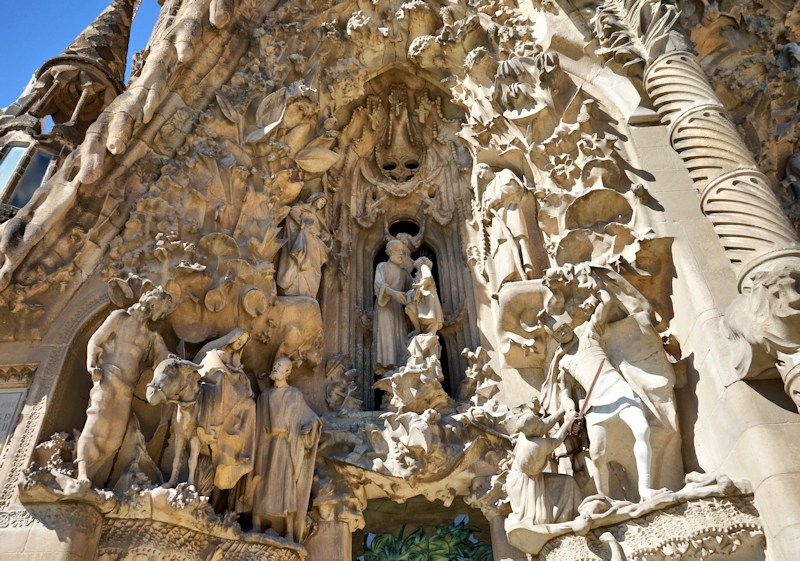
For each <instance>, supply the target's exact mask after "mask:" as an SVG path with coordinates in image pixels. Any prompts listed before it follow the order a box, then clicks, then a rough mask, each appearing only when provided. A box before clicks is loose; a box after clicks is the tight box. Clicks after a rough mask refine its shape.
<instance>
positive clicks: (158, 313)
mask: <svg viewBox="0 0 800 561" xmlns="http://www.w3.org/2000/svg"><path fill="white" fill-rule="evenodd" d="M171 306H172V299H171V298H170V296H169V294H167V293H166V292H165V291H164V290H162V289H161V288H158V289H155V290H151V291H149V292H145V293H144V294H143V295H142V297H141V298H140V299H139V301H138V302H137V303H136V304H134V305H133V306H131V307H130V308H128V309H127V310H116V311H114V312H111V314H110V315H109V316H108V318H107V319H106V320H105V321H104V322H103V324H102V325H101V326H100V327H99V328H98V329H97V331H95V332H94V334H93V335H92V337H91V338H90V339H89V343H88V345H87V347H86V367H87V369H88V370H89V374H91V376H92V382H93V386H92V390H91V392H89V407H88V409H86V424H85V425H84V427H83V430H82V431H81V434H80V437H79V438H78V443H77V447H76V463H77V468H78V480H79V481H80V482H82V483H85V484H88V483H89V482H90V481H91V480H92V479H93V477H94V476H95V474H96V473H97V472H98V470H100V469H101V468H102V467H103V466H104V465H105V464H106V462H108V461H109V460H111V459H112V458H113V457H114V455H115V454H116V452H117V450H119V447H120V446H121V445H122V440H123V438H124V437H125V430H126V429H127V427H128V420H129V418H130V416H131V414H132V413H131V401H132V399H133V390H134V388H135V387H136V384H137V383H138V382H139V376H141V373H142V371H143V370H145V369H146V368H148V367H151V366H154V365H155V364H157V363H158V362H160V361H161V360H163V359H165V358H167V356H168V355H169V352H168V350H167V346H166V345H165V344H164V340H163V339H162V338H161V335H159V334H158V333H156V332H155V331H153V330H152V329H151V328H150V326H149V325H148V324H149V322H151V321H157V320H159V319H161V318H162V317H164V316H165V315H166V314H168V313H169V311H170V308H171ZM95 483H98V482H95Z"/></svg>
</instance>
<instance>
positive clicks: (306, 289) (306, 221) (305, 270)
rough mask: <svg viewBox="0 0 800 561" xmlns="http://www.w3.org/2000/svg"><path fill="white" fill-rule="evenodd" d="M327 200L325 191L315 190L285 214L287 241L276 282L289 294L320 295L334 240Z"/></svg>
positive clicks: (282, 250)
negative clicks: (328, 223)
mask: <svg viewBox="0 0 800 561" xmlns="http://www.w3.org/2000/svg"><path fill="white" fill-rule="evenodd" d="M326 203H327V199H326V198H325V195H323V194H322V193H314V194H313V195H311V196H310V197H308V198H307V199H306V201H305V202H304V203H300V204H296V205H294V206H293V207H292V210H290V211H289V216H288V217H287V218H286V237H287V239H288V241H287V243H286V245H285V246H284V247H283V248H282V249H281V255H280V260H279V265H278V277H277V279H276V282H277V284H278V286H279V287H281V288H282V289H283V293H284V294H285V295H287V296H310V297H311V298H316V297H317V292H319V284H320V279H321V278H322V266H323V265H325V262H326V261H327V260H328V253H330V251H331V244H332V240H331V233H330V232H329V231H328V227H327V226H326V224H325V217H324V216H323V213H322V209H324V208H325V204H326Z"/></svg>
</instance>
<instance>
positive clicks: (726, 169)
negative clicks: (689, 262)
mask: <svg viewBox="0 0 800 561" xmlns="http://www.w3.org/2000/svg"><path fill="white" fill-rule="evenodd" d="M645 88H646V89H647V93H648V94H649V95H650V97H651V99H652V100H653V103H654V104H655V107H656V109H657V111H658V113H659V115H660V116H661V120H662V122H663V123H665V124H666V125H667V126H668V129H669V134H670V142H671V144H672V147H673V148H674V149H675V151H676V152H677V153H678V154H679V155H680V157H681V159H683V162H684V164H685V165H686V169H687V170H688V171H689V175H690V177H691V179H692V181H693V182H694V185H695V187H696V188H697V189H698V191H699V192H700V195H701V201H702V210H703V214H705V215H706V216H707V217H708V219H709V220H710V221H711V223H712V224H713V225H714V230H715V231H716V233H717V235H718V236H719V237H720V240H721V241H722V244H723V247H724V248H725V252H726V255H727V256H728V258H729V259H730V261H731V264H732V266H733V268H734V270H735V271H736V273H737V276H738V279H739V286H740V289H741V288H742V287H743V285H745V284H747V282H748V278H749V277H750V275H751V273H754V272H756V271H757V270H759V269H760V268H762V267H774V266H775V265H776V264H777V263H776V262H777V261H784V260H786V259H795V258H797V256H798V255H800V239H798V237H797V234H796V232H795V230H794V228H793V227H792V225H791V224H790V223H789V220H788V219H787V218H786V216H785V215H784V213H783V210H782V209H781V207H780V204H779V203H778V201H777V199H776V198H775V195H774V194H773V193H772V190H771V189H770V186H769V182H768V180H767V178H766V176H765V175H764V174H763V173H761V172H760V171H759V170H758V166H757V165H756V162H755V159H754V158H753V156H752V154H751V153H750V151H749V150H748V149H747V146H746V145H745V144H744V141H743V140H742V138H741V137H740V135H739V133H738V131H737V130H736V127H735V126H734V124H733V122H732V121H731V119H730V117H728V114H727V112H726V111H725V108H724V107H723V106H722V103H721V102H720V101H719V99H718V98H717V95H716V93H715V92H714V90H713V88H712V87H711V84H710V83H709V81H708V79H707V78H706V75H705V73H704V72H703V70H702V68H700V65H699V64H698V63H697V61H696V60H695V58H694V56H693V55H692V54H691V53H688V52H685V51H676V52H671V53H667V54H664V55H662V56H660V57H658V58H656V59H655V60H654V61H653V62H652V63H651V64H650V65H649V66H648V68H647V71H646V72H645Z"/></svg>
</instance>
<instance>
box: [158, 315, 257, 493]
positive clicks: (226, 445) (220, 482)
mask: <svg viewBox="0 0 800 561" xmlns="http://www.w3.org/2000/svg"><path fill="white" fill-rule="evenodd" d="M249 340H250V334H249V333H248V332H247V331H245V330H244V329H241V328H237V329H234V330H233V331H231V332H230V333H228V334H227V335H225V336H224V337H221V338H219V339H215V340H214V341H211V342H210V343H207V344H206V345H205V346H203V348H202V349H200V352H199V353H197V355H196V356H195V357H194V362H195V363H197V364H199V365H200V375H201V377H202V380H203V391H202V392H201V394H200V409H199V415H198V435H199V436H200V440H201V442H203V441H206V442H208V441H214V442H215V446H214V453H213V454H212V463H213V465H214V487H216V488H217V489H232V488H233V486H234V485H236V483H237V482H238V481H239V479H240V478H241V477H242V476H243V475H245V474H247V473H250V472H251V471H252V470H253V459H254V457H255V426H256V405H255V402H254V401H253V387H252V386H251V384H250V379H249V378H248V377H247V374H245V372H244V368H243V367H242V349H243V347H244V346H245V345H246V344H247V342H248V341H249ZM196 459H197V458H196V456H195V461H196ZM173 477H174V474H173Z"/></svg>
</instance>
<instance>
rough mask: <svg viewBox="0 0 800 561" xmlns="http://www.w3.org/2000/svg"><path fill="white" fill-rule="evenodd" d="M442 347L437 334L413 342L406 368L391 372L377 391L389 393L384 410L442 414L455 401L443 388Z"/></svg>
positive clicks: (378, 382)
mask: <svg viewBox="0 0 800 561" xmlns="http://www.w3.org/2000/svg"><path fill="white" fill-rule="evenodd" d="M441 353H442V347H441V345H440V344H439V338H438V337H437V336H436V335H435V334H426V333H422V334H419V335H415V336H413V337H412V338H411V340H410V342H409V344H408V360H407V361H406V363H405V365H403V366H401V367H400V368H398V369H397V370H394V371H392V372H389V373H387V374H386V377H385V378H383V379H381V380H378V381H377V382H376V383H375V384H374V385H373V387H374V388H376V389H379V390H383V391H385V392H386V393H387V395H386V397H385V398H384V405H383V407H384V409H387V410H389V411H395V412H399V413H403V412H406V411H413V412H415V413H422V412H423V411H425V410H426V409H436V410H439V411H442V410H444V409H446V408H448V407H449V406H450V405H451V404H452V399H450V397H449V396H448V395H447V393H446V392H445V391H444V389H443V388H442V381H443V380H444V375H443V374H442V364H441V362H440V361H439V356H440V355H441Z"/></svg>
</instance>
